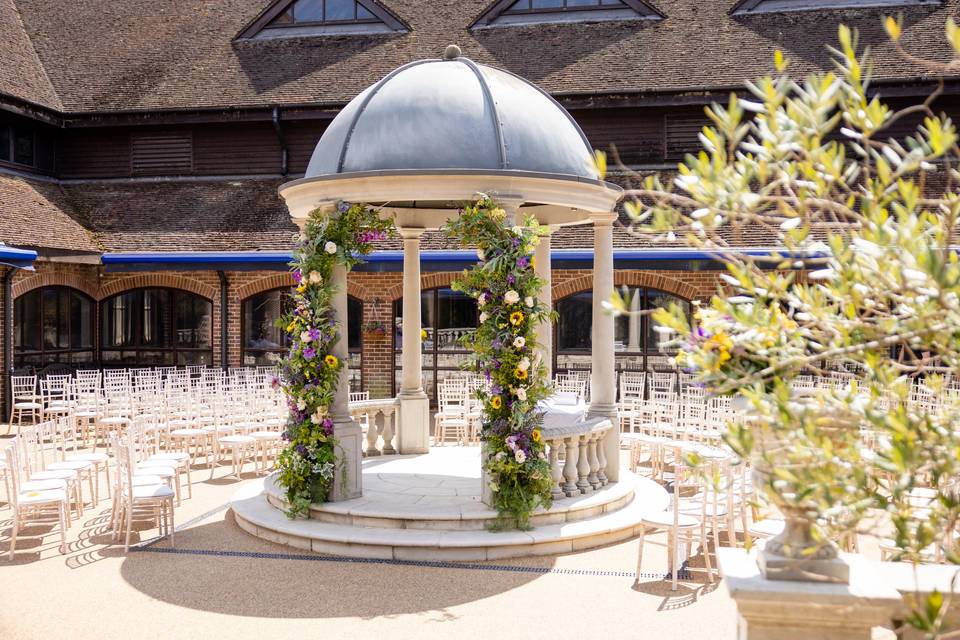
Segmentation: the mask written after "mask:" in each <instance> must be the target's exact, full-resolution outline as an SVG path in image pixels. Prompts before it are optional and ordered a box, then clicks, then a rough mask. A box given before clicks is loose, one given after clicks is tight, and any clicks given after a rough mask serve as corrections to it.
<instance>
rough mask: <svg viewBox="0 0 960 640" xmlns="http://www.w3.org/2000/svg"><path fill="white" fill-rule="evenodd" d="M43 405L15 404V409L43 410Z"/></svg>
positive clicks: (33, 403)
mask: <svg viewBox="0 0 960 640" xmlns="http://www.w3.org/2000/svg"><path fill="white" fill-rule="evenodd" d="M42 407H43V405H41V404H40V403H39V402H14V403H13V408H14V409H41V408H42Z"/></svg>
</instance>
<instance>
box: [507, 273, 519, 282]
mask: <svg viewBox="0 0 960 640" xmlns="http://www.w3.org/2000/svg"><path fill="white" fill-rule="evenodd" d="M516 282H517V279H516V278H515V277H514V276H513V274H512V273H508V274H507V284H515V283H516Z"/></svg>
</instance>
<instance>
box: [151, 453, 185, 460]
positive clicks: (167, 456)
mask: <svg viewBox="0 0 960 640" xmlns="http://www.w3.org/2000/svg"><path fill="white" fill-rule="evenodd" d="M189 459H190V456H188V455H187V454H185V453H182V452H180V451H166V452H164V453H155V454H153V455H152V456H150V457H149V458H147V460H169V461H173V462H184V461H186V460H189Z"/></svg>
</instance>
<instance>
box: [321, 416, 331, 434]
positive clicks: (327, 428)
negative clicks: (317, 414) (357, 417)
mask: <svg viewBox="0 0 960 640" xmlns="http://www.w3.org/2000/svg"><path fill="white" fill-rule="evenodd" d="M322 426H323V433H324V434H326V435H328V436H329V435H332V434H333V420H331V419H330V418H324V419H323V424H322Z"/></svg>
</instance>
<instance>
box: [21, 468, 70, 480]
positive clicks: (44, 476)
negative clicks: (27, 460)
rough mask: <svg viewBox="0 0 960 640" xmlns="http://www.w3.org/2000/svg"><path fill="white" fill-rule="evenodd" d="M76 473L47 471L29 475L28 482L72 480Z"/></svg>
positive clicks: (63, 470) (59, 470) (65, 470)
mask: <svg viewBox="0 0 960 640" xmlns="http://www.w3.org/2000/svg"><path fill="white" fill-rule="evenodd" d="M76 477H77V472H76V471H74V470H72V469H47V470H46V471H37V472H36V473H31V474H30V480H73V479H74V478H76Z"/></svg>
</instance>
